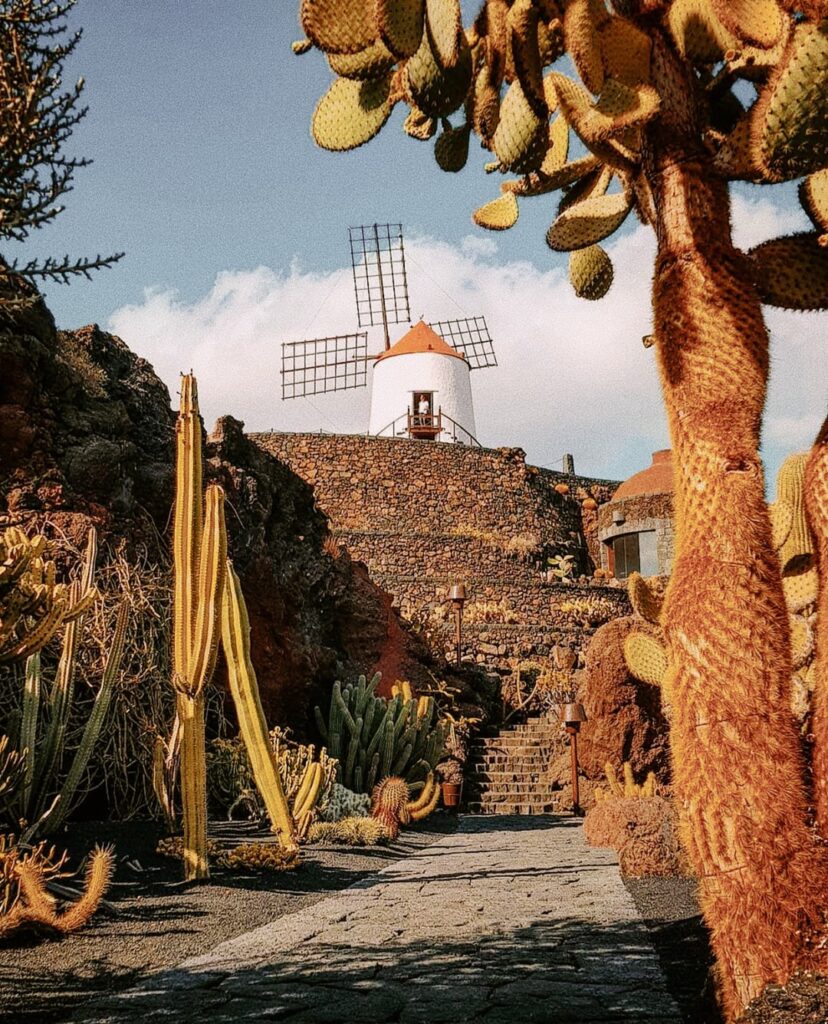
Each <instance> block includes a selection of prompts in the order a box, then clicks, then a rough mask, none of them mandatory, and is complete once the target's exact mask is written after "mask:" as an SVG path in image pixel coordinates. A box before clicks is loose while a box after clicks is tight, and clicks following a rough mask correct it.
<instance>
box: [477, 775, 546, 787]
mask: <svg viewBox="0 0 828 1024" xmlns="http://www.w3.org/2000/svg"><path fill="white" fill-rule="evenodd" d="M468 781H469V784H470V785H472V786H485V787H487V788H491V787H492V786H523V785H526V786H537V785H541V784H544V785H545V784H546V783H548V782H549V778H548V772H473V773H472V774H471V775H469V776H468Z"/></svg>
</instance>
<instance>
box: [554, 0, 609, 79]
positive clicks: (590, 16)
mask: <svg viewBox="0 0 828 1024" xmlns="http://www.w3.org/2000/svg"><path fill="white" fill-rule="evenodd" d="M563 31H564V41H565V42H566V51H567V53H568V54H569V56H570V57H571V58H572V62H573V63H574V65H575V67H576V68H577V70H578V74H579V75H580V76H581V81H582V82H583V83H584V85H585V86H586V87H587V89H589V91H590V92H595V93H597V92H600V91H601V87H602V86H603V84H604V62H603V59H602V57H601V45H600V42H599V39H598V26H597V25H596V23H595V9H594V5H593V4H592V3H591V2H590V0H569V3H568V4H567V6H566V13H565V14H564V20H563Z"/></svg>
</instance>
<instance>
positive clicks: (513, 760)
mask: <svg viewBox="0 0 828 1024" xmlns="http://www.w3.org/2000/svg"><path fill="white" fill-rule="evenodd" d="M551 760H552V758H551V757H550V755H549V753H548V752H547V751H545V750H544V751H541V752H540V753H538V754H535V755H529V756H527V755H526V754H522V755H521V756H520V757H510V756H509V755H508V754H499V753H497V752H494V751H493V752H492V753H491V754H486V755H485V757H477V758H475V760H474V762H473V763H474V764H476V765H490V766H495V765H498V766H501V767H502V766H504V765H508V766H509V767H514V768H515V769H518V768H529V769H537V768H541V767H545V766H547V765H548V764H549V762H550V761H551Z"/></svg>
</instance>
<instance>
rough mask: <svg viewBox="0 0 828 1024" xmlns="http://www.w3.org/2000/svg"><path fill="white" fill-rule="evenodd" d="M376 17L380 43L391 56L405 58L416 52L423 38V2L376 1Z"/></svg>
mask: <svg viewBox="0 0 828 1024" xmlns="http://www.w3.org/2000/svg"><path fill="white" fill-rule="evenodd" d="M365 6H366V7H369V6H370V5H369V4H365ZM376 17H377V28H378V29H379V33H380V36H381V37H382V41H383V42H384V43H385V45H386V46H387V47H388V49H389V50H390V51H391V52H392V53H393V54H395V55H396V56H397V57H400V58H406V57H411V56H413V55H414V54H415V53H416V52H417V50H418V49H419V46H420V43H421V42H422V38H423V21H424V18H425V0H377V4H376Z"/></svg>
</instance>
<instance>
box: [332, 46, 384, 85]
mask: <svg viewBox="0 0 828 1024" xmlns="http://www.w3.org/2000/svg"><path fill="white" fill-rule="evenodd" d="M396 62H397V58H396V57H395V56H394V55H393V54H392V53H391V52H390V50H389V49H388V47H387V46H386V45H385V43H383V42H382V40H381V39H377V40H376V41H375V42H373V43H372V44H371V45H370V46H368V47H366V49H364V50H360V51H359V53H331V54H329V55H328V63H329V64H330V66H331V71H333V72H334V73H335V74H337V75H340V76H341V77H342V78H357V79H360V80H367V79H371V78H383V77H384V76H385V75H386V74H387V73H388V72H389V71H390V70H391V68H393V67H394V65H395V64H396Z"/></svg>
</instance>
